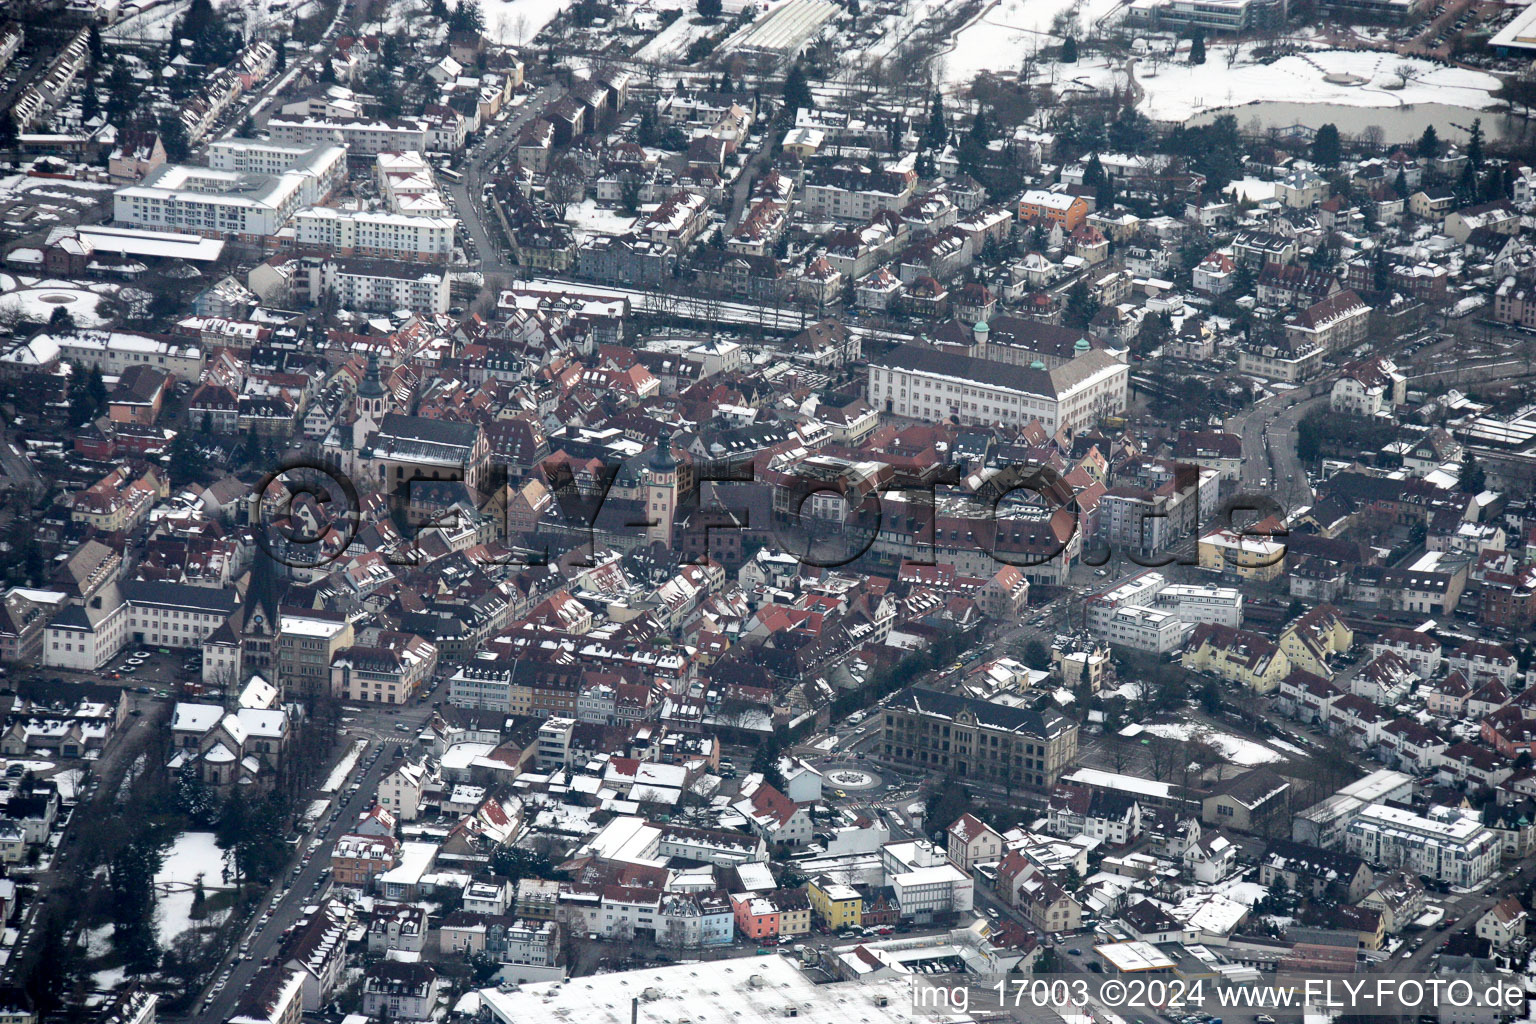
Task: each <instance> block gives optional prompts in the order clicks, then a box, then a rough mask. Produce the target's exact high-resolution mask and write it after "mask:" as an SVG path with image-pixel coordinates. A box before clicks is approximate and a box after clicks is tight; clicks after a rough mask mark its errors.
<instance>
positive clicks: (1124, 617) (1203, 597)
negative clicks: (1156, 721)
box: [1085, 572, 1243, 654]
mask: <svg viewBox="0 0 1536 1024" xmlns="http://www.w3.org/2000/svg"><path fill="white" fill-rule="evenodd" d="M1085 611H1086V618H1087V625H1088V628H1089V629H1091V630H1093V631H1094V632H1095V633H1097V634H1099V635H1100V636H1102V637H1103V638H1104V639H1106V640H1108V641H1109V642H1110V643H1113V644H1120V645H1121V646H1124V647H1130V648H1132V649H1134V650H1138V651H1150V652H1151V653H1153V654H1166V653H1167V652H1169V651H1172V650H1176V649H1178V648H1179V647H1180V646H1182V645H1183V643H1184V641H1185V639H1186V638H1187V637H1188V635H1189V633H1190V631H1191V630H1193V629H1194V627H1195V626H1196V625H1198V624H1200V623H1202V622H1208V623H1212V624H1214V625H1219V626H1231V627H1232V628H1234V629H1235V628H1237V627H1238V626H1241V625H1242V622H1243V595H1242V594H1241V593H1240V592H1239V591H1238V590H1237V589H1235V588H1233V587H1216V586H1207V585H1199V584H1195V585H1183V584H1173V585H1171V584H1169V582H1168V579H1167V577H1165V576H1164V575H1163V574H1162V573H1159V572H1143V573H1138V574H1137V575H1135V576H1133V577H1131V578H1130V579H1128V580H1125V581H1124V582H1122V583H1119V584H1117V585H1116V586H1114V587H1111V588H1110V589H1108V590H1105V591H1103V592H1102V593H1099V594H1095V595H1093V596H1092V597H1090V598H1089V599H1088V601H1087V604H1086V608H1085Z"/></svg>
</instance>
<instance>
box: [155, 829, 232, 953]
mask: <svg viewBox="0 0 1536 1024" xmlns="http://www.w3.org/2000/svg"><path fill="white" fill-rule="evenodd" d="M199 876H201V878H202V882H203V892H204V895H207V894H208V893H212V892H214V891H216V890H219V889H228V888H230V886H229V884H228V883H226V882H225V881H224V851H223V850H221V849H219V847H218V844H217V843H215V842H214V839H213V833H212V832H183V833H181V835H179V836H177V837H176V841H175V842H174V843H172V844H171V848H170V849H169V850H167V851H166V854H165V859H164V861H162V863H161V865H160V870H159V871H158V872H156V873H155V888H156V890H157V893H158V898H157V899H156V901H155V932H156V934H158V935H159V938H160V944H161V946H163V947H166V946H169V945H170V942H171V940H172V939H174V938H175V937H176V936H178V935H180V934H181V933H182V932H184V931H186V930H187V929H189V928H191V927H192V925H193V923H194V922H193V920H192V903H193V901H194V900H195V899H196V898H197V882H198V878H199ZM222 913H227V911H223V912H218V913H215V914H211V915H210V917H209V919H208V923H216V918H217V917H218V916H220V914H222Z"/></svg>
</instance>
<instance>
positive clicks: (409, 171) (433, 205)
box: [374, 150, 448, 217]
mask: <svg viewBox="0 0 1536 1024" xmlns="http://www.w3.org/2000/svg"><path fill="white" fill-rule="evenodd" d="M374 175H375V177H376V179H377V181H378V184H379V195H380V196H381V197H382V198H383V200H384V205H385V206H387V207H388V208H389V211H390V212H391V213H403V214H411V215H414V216H418V217H442V216H446V215H447V213H448V201H447V200H446V199H444V198H443V194H442V192H440V191H439V190H438V187H437V178H436V176H435V175H434V174H433V173H432V165H431V164H429V163H428V162H427V160H426V158H425V157H423V156H422V155H421V154H420V153H418V152H416V151H415V150H408V151H405V152H393V151H390V152H384V153H379V154H377V155H375V157H374Z"/></svg>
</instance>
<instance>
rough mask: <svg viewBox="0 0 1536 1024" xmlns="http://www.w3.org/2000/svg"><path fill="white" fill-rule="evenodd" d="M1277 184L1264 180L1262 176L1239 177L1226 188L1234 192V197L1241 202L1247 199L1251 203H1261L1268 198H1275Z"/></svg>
mask: <svg viewBox="0 0 1536 1024" xmlns="http://www.w3.org/2000/svg"><path fill="white" fill-rule="evenodd" d="M1276 188H1277V185H1276V183H1275V182H1273V181H1264V180H1262V179H1260V178H1239V179H1238V180H1236V181H1234V182H1232V183H1231V184H1229V185H1228V186H1227V188H1226V190H1227V191H1228V192H1230V193H1232V198H1233V199H1236V200H1238V201H1239V202H1241V201H1242V200H1244V199H1246V200H1248V201H1249V202H1250V203H1260V202H1263V201H1264V200H1266V199H1273V198H1275V189H1276Z"/></svg>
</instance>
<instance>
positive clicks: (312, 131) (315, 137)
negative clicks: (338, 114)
mask: <svg viewBox="0 0 1536 1024" xmlns="http://www.w3.org/2000/svg"><path fill="white" fill-rule="evenodd" d="M267 131H268V132H270V133H271V134H272V138H273V139H275V140H276V141H278V142H296V143H300V144H303V145H309V146H318V145H321V144H322V143H334V142H335V141H336V139H337V137H338V136H340V138H341V144H342V145H344V146H346V147H347V152H349V153H350V154H351V155H352V156H354V157H359V156H373V155H374V154H375V153H383V152H387V151H389V150H404V149H414V150H419V151H424V150H426V149H427V148H428V146H427V142H428V141H429V139H430V138H431V136H432V129H431V128H430V126H428V124H427V122H425V121H421V120H418V119H415V118H404V119H401V120H398V121H383V120H370V119H369V118H312V117H303V118H289V117H274V118H272V119H270V120H269V121H267Z"/></svg>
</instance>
